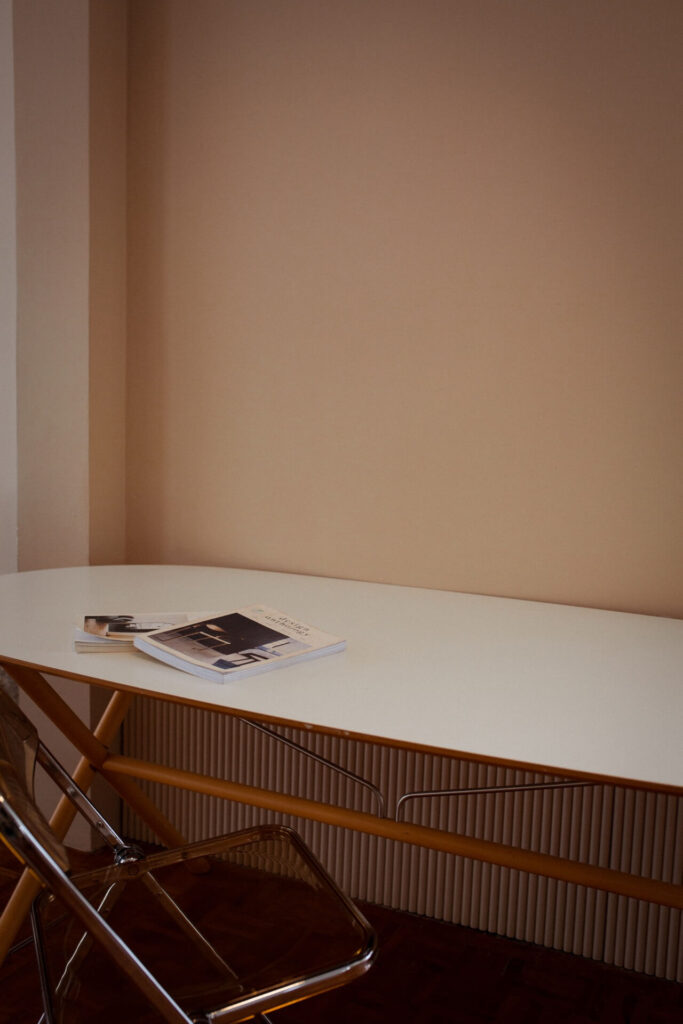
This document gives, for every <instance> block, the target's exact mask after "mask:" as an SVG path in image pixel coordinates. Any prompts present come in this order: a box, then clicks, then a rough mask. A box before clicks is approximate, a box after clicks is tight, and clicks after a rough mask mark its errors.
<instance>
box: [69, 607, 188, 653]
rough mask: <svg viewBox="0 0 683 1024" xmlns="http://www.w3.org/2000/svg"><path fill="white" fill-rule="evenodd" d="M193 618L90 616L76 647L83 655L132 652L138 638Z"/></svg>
mask: <svg viewBox="0 0 683 1024" xmlns="http://www.w3.org/2000/svg"><path fill="white" fill-rule="evenodd" d="M190 618H192V616H191V615H189V614H186V613H182V612H131V613H130V614H127V615H86V616H84V618H83V625H82V626H81V627H78V628H76V629H74V648H75V649H76V651H78V652H79V653H80V654H92V653H95V654H97V653H100V652H104V651H107V652H111V651H130V650H131V649H132V647H133V640H134V639H135V637H136V636H140V635H142V634H144V633H150V632H151V631H152V630H155V629H165V628H167V627H169V626H175V625H179V624H180V623H183V622H188V621H189V620H190Z"/></svg>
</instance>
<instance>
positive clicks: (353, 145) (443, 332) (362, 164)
mask: <svg viewBox="0 0 683 1024" xmlns="http://www.w3.org/2000/svg"><path fill="white" fill-rule="evenodd" d="M130 27H131V35H130V43H131V51H130V68H129V71H130V77H129V89H130V135H129V145H130V155H129V192H130V203H129V224H128V229H129V268H128V269H129V306H128V316H129V320H128V323H129V359H128V402H129V415H128V468H129V473H128V502H127V504H128V517H129V518H128V545H127V556H128V560H130V561H161V562H198V563H211V564H227V565H240V566H249V567H264V568H271V569H278V570H288V571H295V572H310V573H315V574H324V575H338V576H347V577H354V578H363V579H371V580H383V581H392V582H398V583H407V584H417V585H424V586H430V587H439V588H449V589H460V590H466V591H475V592H483V593H492V594H501V595H515V596H520V597H525V598H537V599H543V600H550V601H560V602H570V603H577V604H587V605H596V606H604V607H609V608H620V609H628V610H637V611H644V612H654V613H660V614H672V615H679V616H680V615H683V589H682V582H681V571H680V570H681V566H682V565H683V546H682V533H681V507H682V500H681V499H682V498H683V485H682V481H683V474H682V469H683V465H682V444H681V437H682V427H683V422H682V418H681V401H680V392H681V380H682V371H683V366H682V361H683V347H682V345H681V326H682V324H681V289H680V253H681V241H682V238H681V226H682V216H681V214H682V211H681V195H682V193H681V187H680V182H681V170H682V166H683V161H682V157H683V152H682V139H683V137H682V135H681V132H680V109H681V95H682V85H683V82H682V75H683V71H682V69H683V61H681V59H680V57H681V51H680V39H681V37H682V36H681V33H682V32H683V6H682V5H681V4H680V3H679V2H678V0H671V2H667V0H656V2H652V0H623V2H621V3H620V4H619V5H618V8H615V6H614V4H612V3H611V2H607V0H604V2H603V0H577V2H572V3H558V4H548V3H545V2H540V0H539V2H535V0H527V2H520V3H516V4H500V3H498V2H493V0H492V2H485V0H484V2H481V0H476V2H474V0H472V2H453V0H443V2H441V0H438V2H429V0H427V2H424V0H420V2H417V0H404V2H396V0H371V2H368V0H355V2H354V0H351V2H348V0H345V2H343V3H341V2H339V3H325V4H321V3H319V2H318V0H310V2H309V0H297V2H295V3H288V4H283V3H274V2H263V3H258V4H244V3H237V2H234V3H233V2H225V0H220V2H219V0H192V2H190V0H164V2H159V0H137V2H136V3H135V4H133V5H132V7H131V26H130Z"/></svg>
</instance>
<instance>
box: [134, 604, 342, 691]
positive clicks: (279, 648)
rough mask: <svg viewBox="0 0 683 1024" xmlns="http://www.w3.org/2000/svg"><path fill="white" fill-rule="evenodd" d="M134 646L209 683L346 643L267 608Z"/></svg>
mask: <svg viewBox="0 0 683 1024" xmlns="http://www.w3.org/2000/svg"><path fill="white" fill-rule="evenodd" d="M134 643H135V647H137V648H138V649H139V650H141V651H144V652H145V653H146V654H150V655H151V656H152V657H154V658H159V659H160V660H161V661H164V662H166V663H167V664H169V665H173V666H174V667H175V668H179V669H183V670H184V671H186V672H191V673H194V674H195V675H198V676H202V677H203V678H206V679H218V680H222V679H227V678H237V677H241V676H245V675H251V674H254V673H256V672H260V671H265V670H267V669H270V668H277V667H279V666H280V665H283V664H287V663H291V662H292V661H299V660H302V659H304V658H310V657H315V656H317V655H322V654H332V653H334V652H335V651H340V650H342V649H343V648H344V646H345V641H343V640H341V639H340V638H339V637H335V636H331V635H330V634H329V633H324V632H323V631H322V630H319V629H316V628H315V627H313V626H309V625H307V624H306V623H303V622H298V621H297V620H296V619H292V618H291V617H290V616H288V615H285V614H284V613H283V612H279V611H276V610H275V609H272V608H266V607H264V606H263V605H251V606H250V607H248V608H242V609H239V610H238V611H234V612H227V613H224V614H219V615H214V616H210V617H207V618H202V619H196V620H195V621H193V622H188V623H186V624H184V625H180V626H176V627H174V628H172V629H160V630H156V631H155V632H153V633H148V634H146V635H144V636H138V637H136V639H135V641H134Z"/></svg>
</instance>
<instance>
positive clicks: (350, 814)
mask: <svg viewBox="0 0 683 1024" xmlns="http://www.w3.org/2000/svg"><path fill="white" fill-rule="evenodd" d="M0 664H2V666H3V668H4V669H5V671H6V672H7V674H8V675H9V676H10V677H11V678H12V679H13V680H14V681H15V682H16V683H17V684H18V685H19V686H20V687H21V689H22V690H23V691H24V693H26V694H27V696H29V697H30V698H31V699H32V700H33V701H34V702H35V703H36V704H37V705H38V706H39V707H40V708H41V709H42V710H43V711H44V712H45V714H46V715H47V716H48V717H49V718H50V719H51V721H52V722H53V723H54V724H55V726H57V728H58V729H59V730H60V731H61V732H62V733H63V735H64V736H65V737H66V738H67V739H68V740H69V741H70V742H71V743H72V744H73V745H74V747H75V748H76V749H77V750H78V751H79V753H80V754H81V760H80V762H79V764H78V765H77V767H76V770H75V772H74V773H73V774H74V778H75V779H76V781H77V783H78V784H79V785H80V786H81V787H82V788H84V789H87V788H88V787H89V786H90V784H91V782H92V780H93V778H94V776H95V773H96V772H99V773H100V774H101V775H102V776H103V777H104V778H105V779H107V781H108V782H109V783H110V784H111V785H112V786H113V788H114V789H115V790H116V792H117V793H118V794H119V795H120V797H121V798H122V799H123V800H124V801H126V802H127V803H128V805H129V806H130V807H131V808H132V809H133V810H134V811H135V812H136V813H137V814H138V815H139V816H140V818H141V819H142V820H143V821H144V822H145V823H146V824H147V825H148V826H149V828H151V829H152V831H153V832H154V833H155V834H156V835H157V836H158V837H159V839H160V840H161V841H162V842H163V843H164V844H165V845H167V846H174V845H180V844H182V843H183V842H184V841H185V840H184V837H183V836H182V835H181V834H180V833H179V832H178V830H177V829H176V828H174V826H173V825H172V824H171V823H170V822H169V821H168V820H167V819H166V817H165V816H164V815H163V814H161V812H160V811H159V810H158V808H157V807H156V806H155V805H154V803H153V802H152V801H151V800H150V799H149V798H148V797H147V796H146V795H145V794H144V792H143V791H142V789H141V788H140V787H139V786H138V784H137V780H147V781H151V782H159V783H164V784H166V785H171V786H176V787H178V788H180V789H185V790H189V791H191V792H195V793H201V794H206V795H210V796H217V797H221V798H223V799H226V800H232V801H236V802H238V803H245V804H249V805H251V806H255V807H262V808H264V809H268V810H273V811H279V812H282V813H287V814H293V815H296V816H298V817H302V818H307V819H312V820H314V821H319V822H323V823H325V824H328V825H336V826H340V827H343V828H348V829H352V830H355V831H360V832H364V833H367V834H370V835H375V836H382V837H384V838H386V839H392V840H399V841H400V842H404V843H410V844H414V845H417V846H423V847H427V848H429V849H434V850H440V851H444V852H447V853H451V854H457V855H459V856H462V857H466V858H471V859H473V860H478V861H484V862H488V863H491V864H496V865H500V866H503V867H508V868H514V869H515V870H518V871H525V872H529V873H531V874H536V875H543V876H546V877H548V878H555V879H559V880H562V881H565V882H570V883H574V884H578V885H583V886H588V887H590V888H595V889H601V890H604V891H607V892H612V893H616V894H619V895H623V896H628V897H631V898H634V899H639V900H646V901H649V902H652V903H656V904H660V905H663V906H668V907H674V908H678V909H683V886H681V885H675V884H672V883H668V882H660V881H657V880H653V879H648V878H642V877H639V876H635V875H630V874H627V873H624V872H620V871H616V870H613V869H610V868H603V867H597V866H594V865H590V864H585V863H579V862H576V861H572V860H568V859H566V858H561V857H555V856H551V855H548V854H541V853H536V852H533V851H530V850H523V849H519V848H517V847H512V846H507V845H504V844H501V843H496V842H492V841H489V840H481V839H475V838H472V837H470V836H463V835H459V834H456V833H450V832H445V831H442V830H440V829H435V828H428V827H425V826H422V825H414V824H410V823H407V822H404V821H401V820H397V819H398V817H399V816H398V815H397V819H391V818H387V817H382V816H380V815H375V814H370V813H367V812H361V811H355V810H349V809H347V808H344V807H337V806H330V805H328V804H325V803H320V802H318V801H315V800H310V799H305V798H302V797H298V796H294V795H288V794H280V793H273V792H271V791H269V790H266V789H260V788H257V787H254V786H249V785H245V784H242V783H236V782H231V781H230V780H226V779H218V778H212V777H208V776H206V775H202V774H199V773H196V772H190V771H185V770H180V769H177V768H173V767H170V766H163V765H158V764H152V763H150V762H148V761H142V760H139V759H136V758H131V757H125V756H122V755H116V754H112V753H110V750H109V745H110V744H111V743H112V741H113V739H114V738H115V736H116V734H117V732H118V729H119V727H120V726H121V724H122V722H123V720H124V718H125V716H126V713H127V711H128V708H129V707H130V704H131V702H132V700H133V698H134V696H135V693H136V692H137V691H135V690H124V689H114V688H112V689H113V692H112V696H111V698H110V700H109V703H108V705H107V707H106V709H105V711H104V713H103V714H102V716H101V718H100V721H99V723H98V725H97V727H96V728H95V729H94V731H92V732H91V731H90V730H89V729H88V728H87V727H86V726H85V725H84V724H83V722H82V721H81V720H80V718H78V716H77V715H76V714H75V713H74V711H73V710H72V709H71V708H70V707H69V705H68V704H67V703H66V702H65V701H64V700H63V699H62V698H61V697H60V696H59V695H58V694H57V693H56V691H55V690H54V689H53V687H52V686H50V684H49V683H48V681H47V680H46V679H45V678H44V676H43V675H42V674H41V673H40V672H39V671H37V670H36V669H35V668H32V667H31V666H28V665H20V664H16V663H13V662H7V661H5V662H1V663H0ZM91 683H92V684H93V685H98V686H102V685H104V684H102V682H101V681H99V680H97V681H96V680H91ZM156 699H159V700H163V699H164V698H162V697H156ZM214 710H222V709H214ZM223 713H225V714H230V713H231V712H229V711H225V710H223ZM233 713H234V712H233ZM240 717H246V716H242V715H240ZM290 724H292V723H290ZM364 738H366V737H364ZM524 767H528V766H526V765H525V766H524ZM535 767H538V766H535ZM582 782H584V783H591V782H592V783H601V782H609V783H611V784H617V785H618V784H619V780H614V779H605V778H602V777H597V776H596V777H591V776H586V775H578V774H577V781H576V782H570V783H568V784H571V785H578V784H581V783H582ZM622 784H624V785H625V784H627V783H626V782H624V783H622ZM629 785H630V783H629ZM642 788H653V787H646V786H643V787H642ZM658 788H661V787H658ZM73 817H74V811H73V808H72V807H71V805H70V804H69V802H68V801H67V800H66V799H65V798H62V800H60V802H59V803H58V805H57V808H56V809H55V812H54V814H53V816H52V818H51V822H50V823H51V825H52V827H53V829H54V830H55V832H56V834H57V835H58V836H59V837H60V838H64V836H65V835H66V833H67V831H68V829H69V826H70V825H71V822H72V820H73ZM37 889H38V883H37V882H35V880H34V879H32V878H31V877H30V876H29V875H28V873H25V874H24V875H23V876H22V878H21V880H20V882H19V883H18V885H17V887H16V889H15V891H14V893H13V895H12V897H11V898H10V900H9V901H8V903H7V905H6V907H5V909H4V911H3V914H2V916H1V917H0V962H2V959H4V956H5V955H6V953H7V950H8V949H9V947H10V946H11V943H12V941H13V939H14V936H15V935H16V932H17V930H18V928H19V927H20V925H21V923H22V921H23V920H24V918H25V915H26V913H27V912H28V909H29V907H30V904H31V902H32V900H33V898H34V896H35V894H36V892H37Z"/></svg>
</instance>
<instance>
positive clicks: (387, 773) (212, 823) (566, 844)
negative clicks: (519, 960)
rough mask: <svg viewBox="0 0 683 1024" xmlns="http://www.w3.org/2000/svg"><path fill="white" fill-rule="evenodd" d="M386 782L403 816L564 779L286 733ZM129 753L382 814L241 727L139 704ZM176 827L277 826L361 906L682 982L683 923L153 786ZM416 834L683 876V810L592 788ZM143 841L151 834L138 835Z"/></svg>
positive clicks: (483, 803) (511, 798)
mask: <svg viewBox="0 0 683 1024" xmlns="http://www.w3.org/2000/svg"><path fill="white" fill-rule="evenodd" d="M279 732H280V735H282V736H284V737H286V738H288V739H291V740H293V741H295V742H297V743H300V744H301V745H303V746H306V747H307V748H308V749H310V750H311V751H313V752H314V753H315V754H317V755H319V756H321V757H324V758H326V759H328V760H330V761H334V762H335V763H338V764H340V765H342V766H343V767H344V768H345V769H347V770H348V771H350V772H353V773H354V774H356V775H358V776H361V777H362V778H364V779H366V780H368V781H369V782H371V783H372V784H373V785H374V786H376V787H377V788H378V789H379V790H380V792H381V793H382V794H383V796H384V798H385V800H386V807H387V813H388V814H389V815H392V816H393V815H394V813H395V811H396V804H397V801H398V799H399V798H400V796H401V795H402V794H404V793H406V792H415V791H424V790H436V789H457V788H465V787H467V788H476V787H482V786H501V785H520V784H529V783H539V782H548V781H553V777H552V776H549V775H540V774H535V773H532V772H527V771H522V770H515V769H511V768H504V767H497V766H495V765H487V764H481V763H477V762H472V761H465V760H458V759H456V758H449V757H443V756H437V755H431V754H425V753H416V752H410V751H401V750H397V749H394V748H391V747H384V746H379V745H375V744H371V743H365V742H360V741H355V740H346V739H343V738H340V737H335V736H325V735H321V734H314V733H308V732H306V731H305V730H295V729H280V730H279ZM124 752H125V753H127V754H129V755H132V756H137V757H144V758H147V759H150V760H153V761H157V762H159V763H168V764H173V765H176V766H178V767H181V768H186V769H188V770H194V771H201V772H204V773H206V774H209V775H214V776H219V777H223V778H229V779H233V780H236V781H240V782H246V783H251V784H253V785H256V786H262V787H266V788H270V789H273V790H276V791H281V792H290V793H295V794H297V795H301V796H305V797H308V798H310V799H315V800H321V801H326V802H329V803H333V804H341V805H344V806H349V807H353V808H355V809H358V810H363V811H372V812H377V800H376V798H375V796H374V795H373V793H372V792H371V791H370V790H368V789H367V788H365V787H363V786H361V785H360V784H359V783H357V782H354V781H353V780H351V779H349V778H347V777H345V776H342V775H340V774H338V773H336V772H334V771H333V770H332V769H330V768H328V767H326V766H324V765H320V764H318V763H316V762H314V761H313V760H311V759H310V758H308V757H306V756H304V755H302V754H300V753H298V752H297V751H295V750H293V749H291V748H289V747H287V746H285V745H283V744H281V743H278V742H277V741H275V740H273V739H272V738H270V737H268V736H265V735H263V734H262V733H260V732H258V731H256V730H254V729H253V728H251V727H250V726H248V725H246V724H245V723H243V722H240V721H238V720H233V719H230V718H228V717H226V716H223V715H220V714H215V713H212V712H206V711H200V710H197V709H190V708H182V707H178V706H174V705H171V704H160V703H159V702H153V701H147V700H144V699H140V700H138V701H137V702H136V703H135V705H134V708H133V710H132V712H131V713H130V714H129V717H128V719H127V721H126V725H125V734H124ZM148 790H149V792H150V793H151V794H152V795H153V797H154V799H155V801H157V803H158V804H159V805H160V806H161V807H162V809H163V810H164V811H165V812H166V814H167V815H168V816H169V817H170V818H171V820H172V821H173V822H174V823H175V824H176V825H177V826H178V827H179V828H180V829H181V830H182V831H183V832H184V833H185V834H186V835H187V837H188V839H199V838H204V837H208V836H212V835H217V834H219V833H221V832H226V831H231V830H234V829H238V828H243V827H247V826H250V825H252V824H254V823H256V822H263V821H276V820H279V821H285V822H287V823H289V824H292V825H294V826H295V827H296V828H297V829H298V830H299V832H300V833H301V834H302V835H303V837H304V838H305V840H306V841H307V842H308V843H309V844H310V846H311V847H312V848H313V849H314V850H315V852H316V853H317V855H318V856H319V857H320V859H321V860H322V861H323V863H324V864H325V866H326V867H327V869H328V870H329V871H330V873H331V874H332V875H333V876H334V877H335V879H336V880H337V881H338V883H339V884H340V885H341V886H342V888H343V889H344V890H345V891H346V892H348V893H349V894H350V895H351V896H353V897H355V898H358V899H365V900H370V901H372V902H375V903H381V904H385V905H388V906H391V907H394V908H396V909H400V910H408V911H412V912H415V913H418V914H425V915H427V916H430V917H435V918H439V919H441V920H445V921H451V922H454V923H457V924H462V925H466V926H469V927H472V928H478V929H482V930H485V931H488V932H493V933H496V934H499V935H505V936H508V937H511V938H518V939H523V940H526V941H529V942H535V943H539V944H542V945H545V946H548V947H551V948H553V949H560V950H564V951H565V952H570V953H576V954H579V955H581V956H586V957H590V958H592V959H596V960H602V961H604V962H606V963H609V964H615V965H618V966H623V967H627V968H631V969H633V970H637V971H643V972H646V973H648V974H653V975H656V976H658V977H666V978H670V979H676V980H679V981H680V980H683V914H681V911H679V910H673V909H669V908H666V907H659V906H654V905H652V904H648V903H644V902H641V901H637V900H632V899H628V898H626V897H622V896H615V895H612V894H609V893H604V892H599V891H597V890H593V889H588V888H585V887H583V886H577V885H574V884H570V883H566V882H561V881H557V880H555V879H550V878H542V877H539V876H534V875H529V874H526V873H524V872H519V871H515V870H513V869H510V868H504V867H498V866H496V865H492V864H485V863H480V862H477V861H472V860H468V859H466V858H463V857H458V856H454V855H451V854H443V853H438V852H436V851H431V850H426V849H422V848H417V847H413V846H407V845H405V844H402V843H398V842H394V841H390V840H386V839H382V838H378V837H374V836H366V835H361V834H359V833H357V832H352V831H349V830H345V829H340V828H335V827H331V826H328V825H324V824H321V823H319V822H313V821H304V820H301V819H294V818H290V817H287V816H282V815H277V814H275V813H274V812H268V811H262V810H258V809H255V808H251V807H248V806H245V805H241V804H234V803H230V802H228V801H223V800H219V799H216V798H214V797H206V796H201V795H197V794H193V793H189V792H184V791H180V790H174V789H170V788H169V787H164V786H160V785H157V784H149V786H148ZM403 813H404V815H405V818H406V820H410V821H414V822H416V823H418V824H421V825H428V826H432V827H436V828H445V829H450V830H454V831H458V832H462V833H464V834H466V835H471V836H476V837H478V838H482V839H489V840H493V841H495V842H502V843H506V844H509V845H516V846H520V847H521V848H526V849H532V850H536V851H539V852H542V853H550V854H555V855H557V856H560V857H569V858H572V859H575V860H580V861H586V862H590V863H594V864H598V865H601V866H605V867H612V868H615V869H618V870H624V871H632V872H634V873H637V874H642V875H644V876H647V877H653V878H658V879H662V880H664V881H670V882H678V883H680V882H681V880H682V878H683V853H682V849H683V800H681V799H680V798H677V797H674V796H667V795H662V794H654V793H646V792H642V791H635V790H625V789H620V788H617V787H612V786H589V787H585V788H572V789H560V790H535V791H525V792H512V793H505V794H501V793H496V794H488V795H482V794H479V795H469V796H457V797H437V798H430V799H422V800H415V801H410V802H408V803H407V804H406V806H405V808H404V810H403ZM124 825H125V828H126V831H127V832H128V833H129V834H131V835H133V836H135V837H136V838H140V839H150V838H152V837H151V835H150V834H149V833H148V832H147V831H146V829H145V827H144V826H141V825H140V824H139V823H138V822H137V821H136V820H134V819H133V818H130V817H129V819H128V820H127V821H125V822H124Z"/></svg>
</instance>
